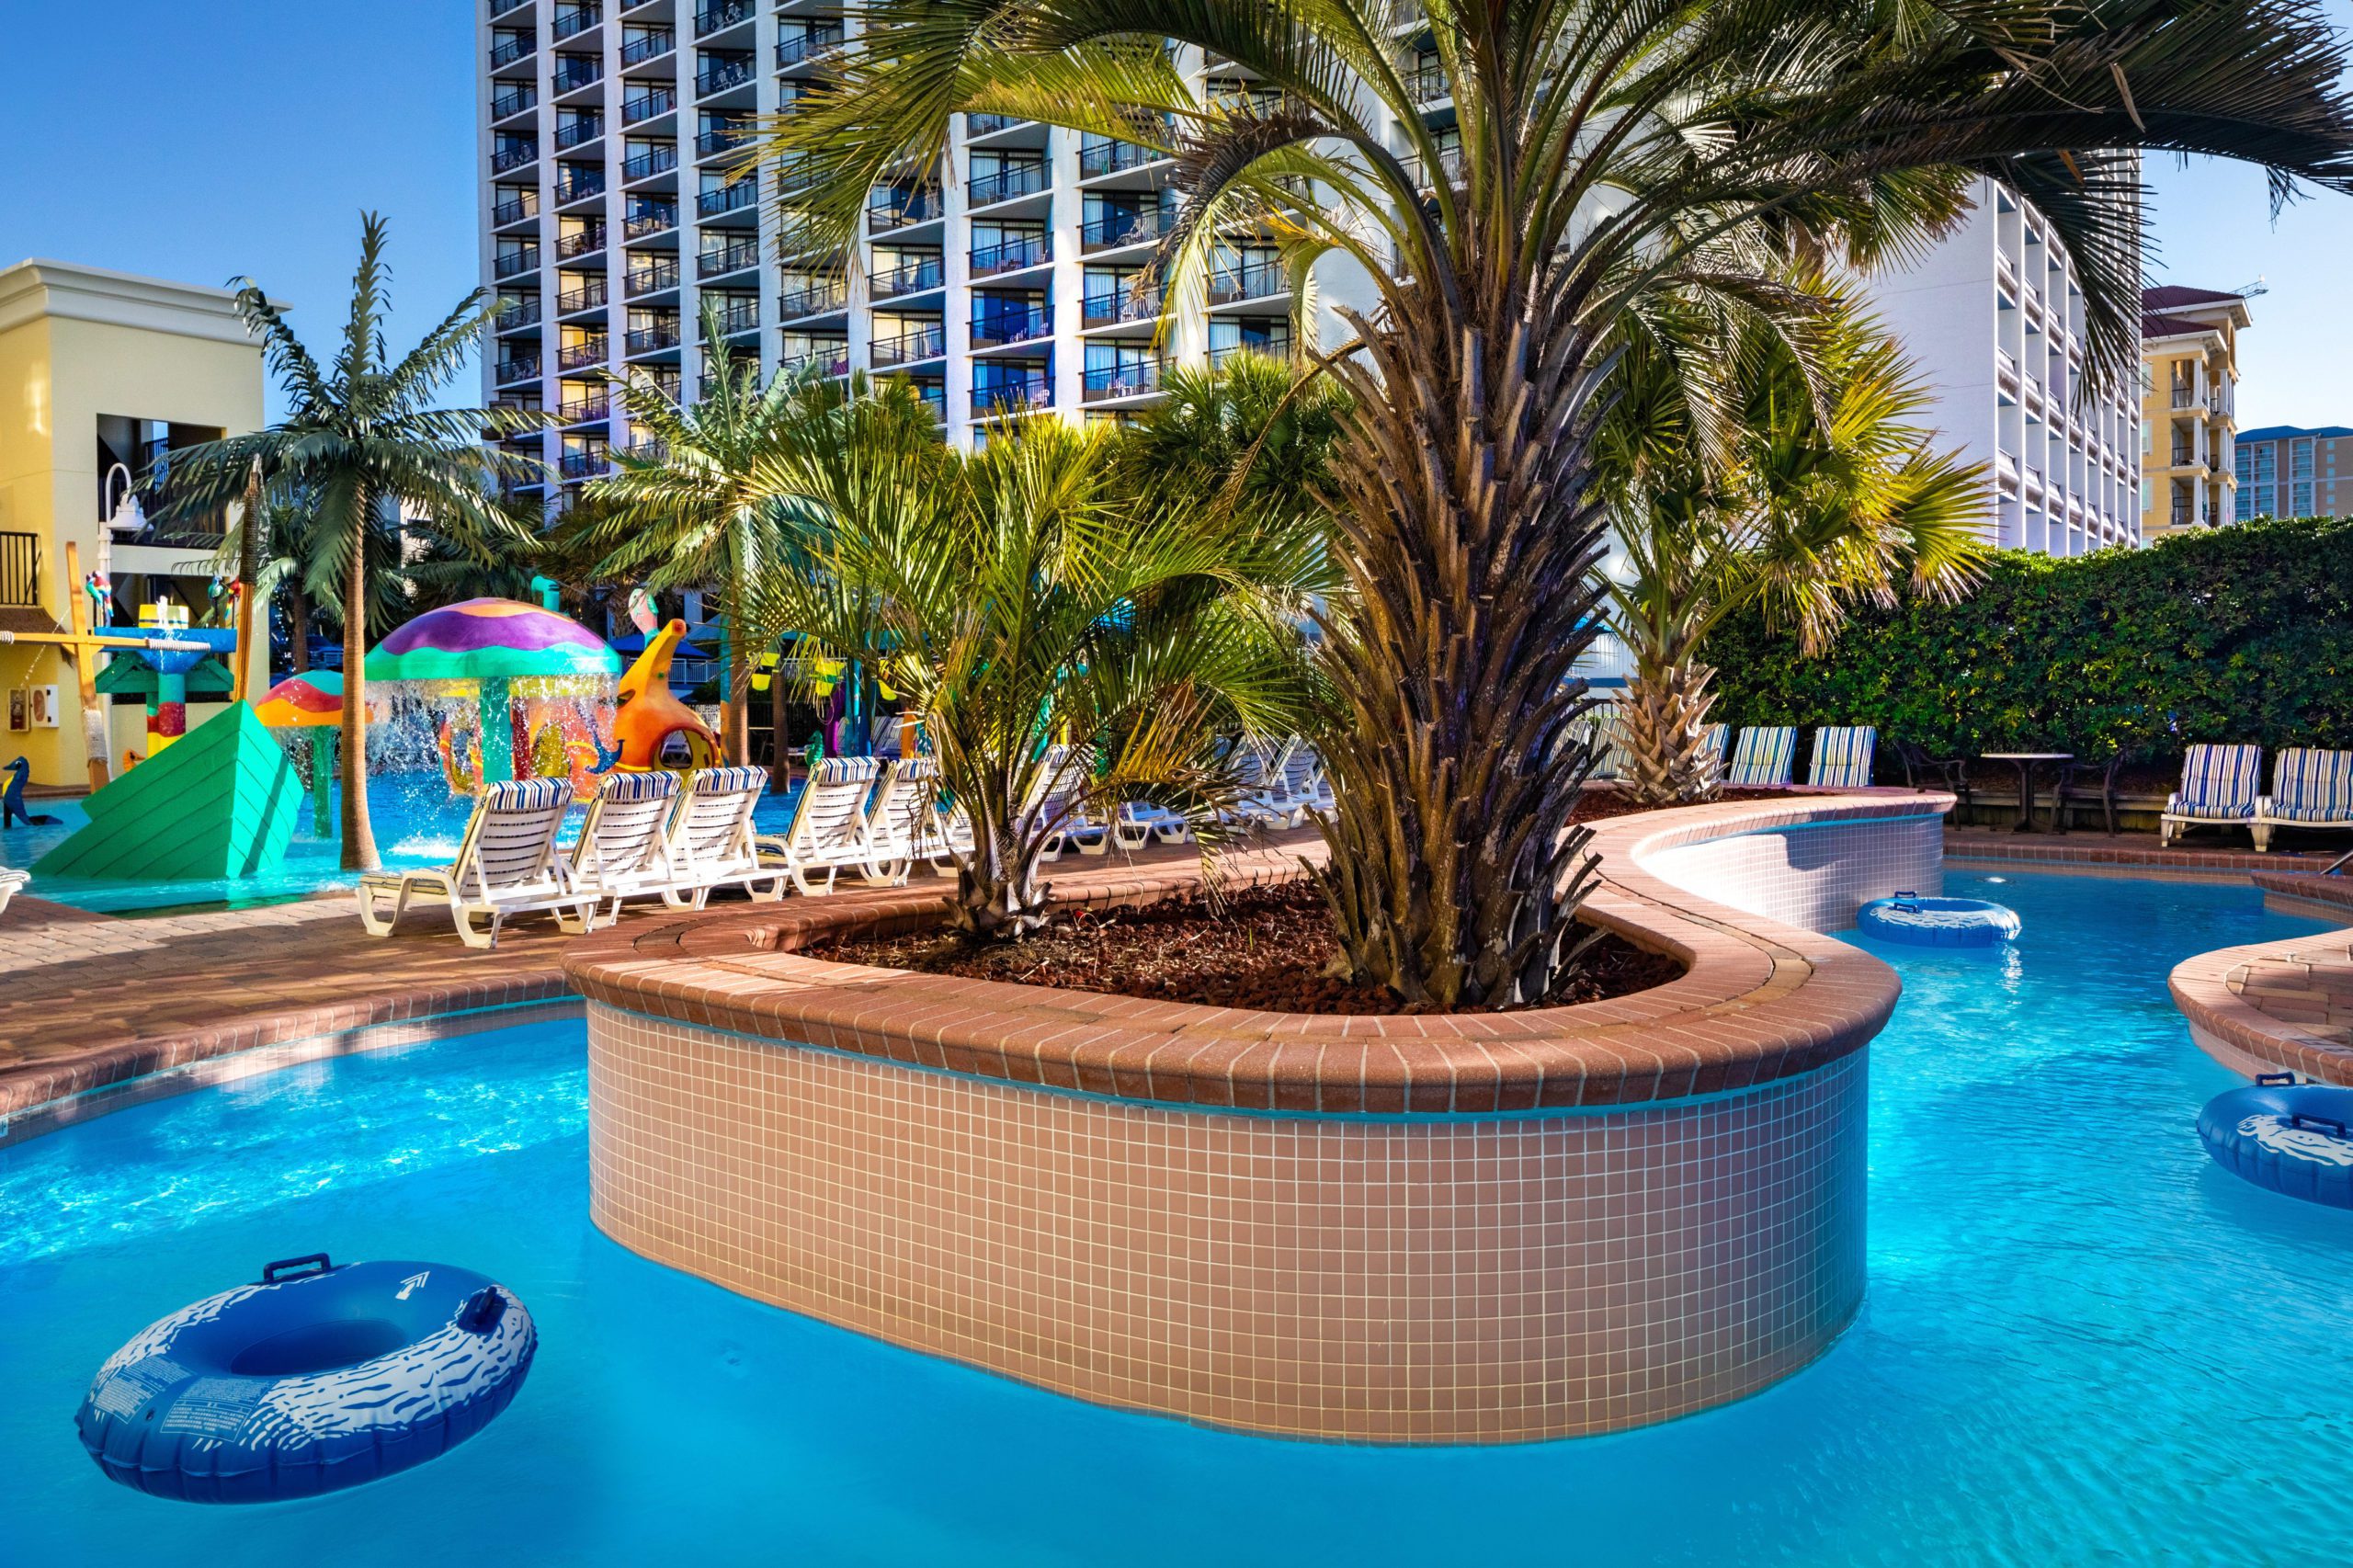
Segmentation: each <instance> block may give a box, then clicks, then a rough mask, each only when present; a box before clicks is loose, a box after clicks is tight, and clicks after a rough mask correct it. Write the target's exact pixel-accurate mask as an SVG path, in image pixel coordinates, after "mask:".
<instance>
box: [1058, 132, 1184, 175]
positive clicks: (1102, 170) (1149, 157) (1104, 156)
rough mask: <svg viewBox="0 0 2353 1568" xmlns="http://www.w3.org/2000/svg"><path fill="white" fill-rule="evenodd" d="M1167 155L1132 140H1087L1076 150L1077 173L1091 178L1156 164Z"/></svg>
mask: <svg viewBox="0 0 2353 1568" xmlns="http://www.w3.org/2000/svg"><path fill="white" fill-rule="evenodd" d="M1167 155H1168V154H1167V153H1155V152H1154V151H1153V150H1152V149H1151V148H1149V147H1142V146H1138V145H1137V144H1136V143H1135V142H1116V141H1110V140H1105V141H1101V142H1087V143H1086V144H1085V145H1084V146H1082V147H1080V148H1079V150H1078V174H1079V177H1080V178H1081V179H1092V178H1094V177H1095V176H1097V175H1114V174H1118V173H1119V172H1120V170H1121V169H1136V168H1142V166H1143V165H1146V164H1156V163H1158V162H1159V161H1160V160H1161V159H1163V158H1165V157H1166V156H1167Z"/></svg>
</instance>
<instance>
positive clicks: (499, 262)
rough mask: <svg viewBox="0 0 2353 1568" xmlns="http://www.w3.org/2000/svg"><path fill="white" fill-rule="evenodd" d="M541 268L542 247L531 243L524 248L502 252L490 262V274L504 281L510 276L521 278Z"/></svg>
mask: <svg viewBox="0 0 2353 1568" xmlns="http://www.w3.org/2000/svg"><path fill="white" fill-rule="evenodd" d="M539 269H540V247H539V246H537V245H529V246H526V247H525V248H523V249H522V250H510V251H505V252H502V253H500V254H499V255H498V256H495V257H494V258H493V259H492V261H491V264H490V275H491V276H492V277H493V278H498V279H500V280H501V281H502V282H503V281H504V280H506V278H520V277H522V276H523V274H525V273H526V272H537V271H538V270H539Z"/></svg>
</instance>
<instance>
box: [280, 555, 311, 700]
mask: <svg viewBox="0 0 2353 1568" xmlns="http://www.w3.org/2000/svg"><path fill="white" fill-rule="evenodd" d="M286 620H287V636H288V638H289V640H290V641H291V642H293V644H294V650H293V652H294V673H295V674H297V675H306V674H308V673H309V671H310V668H311V595H310V590H308V589H307V588H305V587H304V586H303V585H302V572H301V567H300V566H299V565H298V566H297V567H296V568H295V569H294V570H293V571H291V572H290V573H288V574H286Z"/></svg>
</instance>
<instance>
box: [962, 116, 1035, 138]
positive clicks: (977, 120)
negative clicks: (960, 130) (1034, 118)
mask: <svg viewBox="0 0 2353 1568" xmlns="http://www.w3.org/2000/svg"><path fill="white" fill-rule="evenodd" d="M1027 124H1029V120H1027V119H1023V118H1022V117H1021V116H1020V115H1017V114H968V115H966V116H965V117H964V134H965V135H966V136H968V137H969V136H994V135H995V134H996V133H997V132H998V131H1010V130H1012V129H1013V128H1014V127H1015V126H1017V125H1027Z"/></svg>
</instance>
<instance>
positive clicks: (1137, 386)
mask: <svg viewBox="0 0 2353 1568" xmlns="http://www.w3.org/2000/svg"><path fill="white" fill-rule="evenodd" d="M1161 369H1162V367H1161V362H1160V361H1159V360H1157V359H1144V360H1139V361H1136V362H1134V363H1131V364H1126V365H1099V366H1097V367H1095V368H1093V369H1089V370H1088V371H1087V372H1086V380H1085V381H1084V382H1083V383H1082V384H1081V386H1080V388H1079V397H1080V401H1082V402H1085V403H1102V402H1104V401H1105V400H1107V399H1109V398H1115V397H1142V395H1143V394H1144V393H1146V392H1158V391H1159V390H1160V372H1161Z"/></svg>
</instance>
